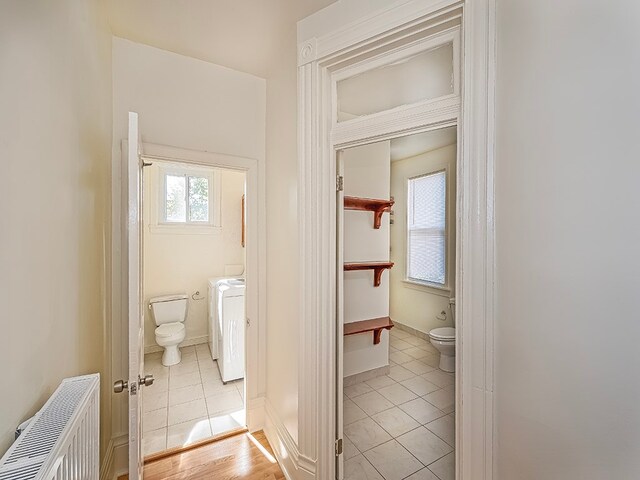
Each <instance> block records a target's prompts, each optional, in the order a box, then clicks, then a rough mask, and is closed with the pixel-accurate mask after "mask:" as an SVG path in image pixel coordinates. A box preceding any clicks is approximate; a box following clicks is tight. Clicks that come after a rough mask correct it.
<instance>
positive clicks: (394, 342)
mask: <svg viewBox="0 0 640 480" xmlns="http://www.w3.org/2000/svg"><path fill="white" fill-rule="evenodd" d="M389 344H390V345H391V346H392V347H393V348H397V349H398V350H405V349H407V348H412V347H413V345H411V344H410V343H407V342H405V341H404V340H400V339H399V338H391V340H390V341H389Z"/></svg>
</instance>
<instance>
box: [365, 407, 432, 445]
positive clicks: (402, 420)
mask: <svg viewBox="0 0 640 480" xmlns="http://www.w3.org/2000/svg"><path fill="white" fill-rule="evenodd" d="M371 418H373V419H374V420H375V422H376V423H377V424H378V425H380V426H381V427H382V428H384V429H385V430H386V431H387V433H388V434H389V435H391V436H392V437H393V438H396V437H399V436H400V435H403V434H405V433H407V432H410V431H411V430H413V429H414V428H418V427H419V426H420V424H419V423H418V422H416V421H415V420H414V419H413V418H412V417H411V416H409V415H408V414H406V413H405V412H403V411H402V410H400V409H399V408H398V407H394V408H390V409H389V410H385V411H384V412H380V413H376V414H375V415H374V416H372V417H371Z"/></svg>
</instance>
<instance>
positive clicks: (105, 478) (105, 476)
mask: <svg viewBox="0 0 640 480" xmlns="http://www.w3.org/2000/svg"><path fill="white" fill-rule="evenodd" d="M112 478H113V439H111V440H109V444H108V445H107V450H106V451H105V452H104V458H103V459H102V464H101V465H100V480H111V479H112Z"/></svg>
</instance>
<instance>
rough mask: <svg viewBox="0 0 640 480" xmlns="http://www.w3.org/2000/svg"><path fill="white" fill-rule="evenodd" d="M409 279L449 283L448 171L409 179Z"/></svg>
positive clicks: (432, 282)
mask: <svg viewBox="0 0 640 480" xmlns="http://www.w3.org/2000/svg"><path fill="white" fill-rule="evenodd" d="M407 215H408V217H407V280H409V281H413V282H418V283H424V284H428V285H433V286H437V287H445V285H446V276H447V272H446V264H447V262H446V257H445V255H446V250H445V246H446V244H447V242H446V173H445V172H437V173H432V174H429V175H424V176H421V177H417V178H411V179H409V185H408V202H407Z"/></svg>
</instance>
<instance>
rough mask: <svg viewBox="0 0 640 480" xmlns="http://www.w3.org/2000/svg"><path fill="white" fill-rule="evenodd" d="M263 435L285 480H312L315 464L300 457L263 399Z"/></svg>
mask: <svg viewBox="0 0 640 480" xmlns="http://www.w3.org/2000/svg"><path fill="white" fill-rule="evenodd" d="M264 407H265V408H264V411H265V428H264V433H265V435H266V436H267V440H269V443H270V444H271V448H272V449H273V451H274V453H275V454H276V458H277V460H278V464H279V465H280V468H281V469H282V473H284V476H285V477H286V478H287V480H314V479H315V476H316V475H315V473H316V462H315V461H314V460H312V459H310V458H307V457H305V456H304V455H301V454H300V452H299V451H298V445H297V444H296V442H295V440H294V439H293V437H291V434H290V433H289V431H288V430H287V428H286V427H285V426H284V424H283V423H282V421H281V420H280V417H279V416H278V414H277V413H276V412H275V410H274V409H273V407H272V406H271V403H270V402H269V400H268V399H265V405H264Z"/></svg>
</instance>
